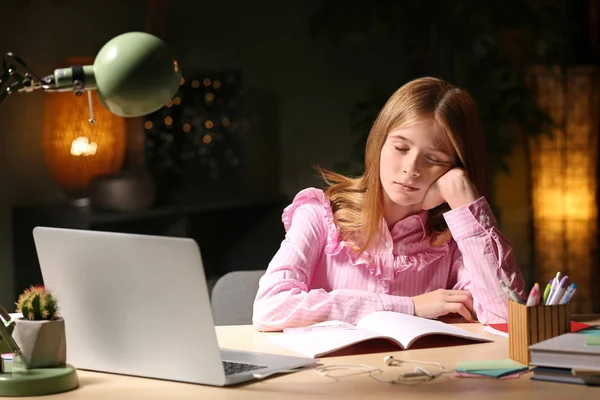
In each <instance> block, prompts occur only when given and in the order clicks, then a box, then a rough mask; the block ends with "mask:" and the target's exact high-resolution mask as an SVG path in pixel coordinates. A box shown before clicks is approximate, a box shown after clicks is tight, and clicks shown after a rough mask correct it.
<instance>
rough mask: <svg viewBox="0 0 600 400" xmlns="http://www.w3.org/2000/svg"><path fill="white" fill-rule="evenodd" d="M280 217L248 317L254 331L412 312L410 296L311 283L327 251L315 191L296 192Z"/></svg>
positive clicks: (323, 214)
mask: <svg viewBox="0 0 600 400" xmlns="http://www.w3.org/2000/svg"><path fill="white" fill-rule="evenodd" d="M307 190H308V189H307ZM312 190H313V191H316V189H312ZM321 193H322V192H321ZM283 219H284V226H285V228H286V236H285V239H284V240H283V242H282V244H281V247H280V249H279V250H278V252H277V253H276V254H275V256H274V257H273V259H272V261H271V262H270V263H269V266H268V268H267V271H266V273H265V275H264V276H263V277H262V278H261V280H260V283H259V289H258V292H257V295H256V299H255V301H254V311H253V318H252V322H253V325H254V327H255V328H256V329H257V330H261V331H279V330H282V329H284V328H288V327H294V326H306V325H310V324H313V323H317V322H322V321H328V320H338V321H344V322H348V323H352V324H355V323H356V322H358V320H359V319H360V318H361V317H363V316H365V315H367V314H370V313H372V312H374V311H381V310H387V311H398V312H405V313H410V314H412V313H413V312H414V306H413V303H412V300H411V299H410V298H408V297H399V296H391V295H386V294H379V293H373V292H368V291H363V290H354V289H335V290H332V291H329V292H328V291H326V290H324V289H322V288H311V280H312V277H313V275H314V273H315V272H316V270H317V268H318V267H319V265H321V258H322V257H325V256H326V255H325V252H324V249H325V247H326V246H327V240H328V221H326V220H327V219H328V216H327V209H326V208H324V206H323V199H319V198H317V197H316V196H315V192H308V193H306V192H305V193H302V192H301V193H300V194H299V195H298V196H296V198H295V199H294V202H293V203H292V205H291V206H289V207H288V208H287V209H286V210H284V217H283Z"/></svg>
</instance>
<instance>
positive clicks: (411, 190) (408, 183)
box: [379, 118, 456, 211]
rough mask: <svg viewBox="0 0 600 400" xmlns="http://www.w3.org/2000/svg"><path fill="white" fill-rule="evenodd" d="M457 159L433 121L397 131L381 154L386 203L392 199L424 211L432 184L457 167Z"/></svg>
mask: <svg viewBox="0 0 600 400" xmlns="http://www.w3.org/2000/svg"><path fill="white" fill-rule="evenodd" d="M455 160H456V157H455V155H454V151H453V149H452V146H451V144H450V142H449V140H448V138H447V137H446V135H445V134H444V133H443V132H440V131H439V130H438V129H435V128H434V121H433V119H432V118H421V119H418V120H417V121H416V122H415V123H413V124H409V125H406V126H403V127H401V128H397V129H394V130H393V131H391V132H390V133H389V134H388V136H387V139H386V141H385V143H384V144H383V148H382V149H381V155H380V168H379V179H380V180H381V185H382V187H383V190H384V198H385V202H384V203H388V204H389V203H390V200H391V202H392V203H393V204H396V205H399V206H412V207H411V208H414V209H415V211H418V210H420V209H421V203H422V202H423V199H424V197H425V194H426V193H427V190H428V189H429V187H430V186H431V184H432V183H434V182H435V181H436V180H437V179H438V178H439V177H441V176H442V175H444V174H445V173H446V172H448V171H449V170H450V169H451V168H452V167H453V166H455ZM417 209H418V210H417Z"/></svg>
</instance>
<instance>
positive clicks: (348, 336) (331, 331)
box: [267, 326, 380, 358]
mask: <svg viewBox="0 0 600 400" xmlns="http://www.w3.org/2000/svg"><path fill="white" fill-rule="evenodd" d="M379 336H380V335H378V334H377V333H374V332H370V331H367V330H363V329H357V328H356V327H354V326H352V328H343V327H341V328H331V327H328V328H326V329H319V327H315V328H313V329H311V327H306V328H302V330H298V331H293V330H290V331H287V332H286V333H282V334H276V335H269V336H267V340H269V341H270V342H272V343H275V344H276V345H278V346H281V347H284V348H287V349H289V350H292V351H295V352H296V353H298V354H302V355H304V356H306V357H312V358H315V357H321V356H322V355H324V354H326V353H329V352H332V351H335V350H339V349H342V348H344V347H347V346H350V345H352V344H355V343H359V342H363V341H365V340H369V339H373V338H377V337H379Z"/></svg>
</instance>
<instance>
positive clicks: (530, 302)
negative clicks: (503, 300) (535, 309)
mask: <svg viewBox="0 0 600 400" xmlns="http://www.w3.org/2000/svg"><path fill="white" fill-rule="evenodd" d="M539 302H540V285H539V284H538V283H536V284H535V285H533V287H532V288H531V291H530V292H529V297H528V298H527V304H525V305H526V306H527V307H532V306H537V305H538V304H539Z"/></svg>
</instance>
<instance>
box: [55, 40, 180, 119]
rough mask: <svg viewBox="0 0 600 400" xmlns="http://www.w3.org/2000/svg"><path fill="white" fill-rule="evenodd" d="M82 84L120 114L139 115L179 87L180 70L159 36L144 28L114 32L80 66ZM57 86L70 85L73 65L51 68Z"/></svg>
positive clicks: (147, 111) (159, 102) (161, 101)
mask: <svg viewBox="0 0 600 400" xmlns="http://www.w3.org/2000/svg"><path fill="white" fill-rule="evenodd" d="M83 71H84V77H85V88H86V90H87V89H97V90H98V94H99V97H100V100H101V102H102V104H103V105H104V106H105V107H106V108H107V109H108V110H109V111H111V112H112V113H114V114H116V115H118V116H121V117H139V116H142V115H147V114H150V113H152V112H154V111H156V110H158V109H160V108H161V107H163V106H164V105H165V104H166V103H167V102H168V101H169V100H171V99H172V98H173V96H174V95H175V93H176V92H177V90H178V88H179V84H180V81H181V72H180V70H179V65H178V63H177V61H176V60H175V59H174V57H173V55H172V53H171V51H170V49H169V48H168V46H167V45H166V43H165V42H163V41H162V40H161V39H159V38H157V37H156V36H154V35H151V34H149V33H145V32H128V33H124V34H121V35H119V36H116V37H115V38H113V39H111V40H110V41H109V42H108V43H106V44H105V45H104V46H103V47H102V48H101V49H100V51H99V52H98V55H97V56H96V59H95V60H94V65H86V66H84V67H83ZM54 76H55V81H56V84H57V87H67V86H68V87H71V86H72V84H73V78H74V77H73V69H72V68H62V69H57V70H55V71H54Z"/></svg>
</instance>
